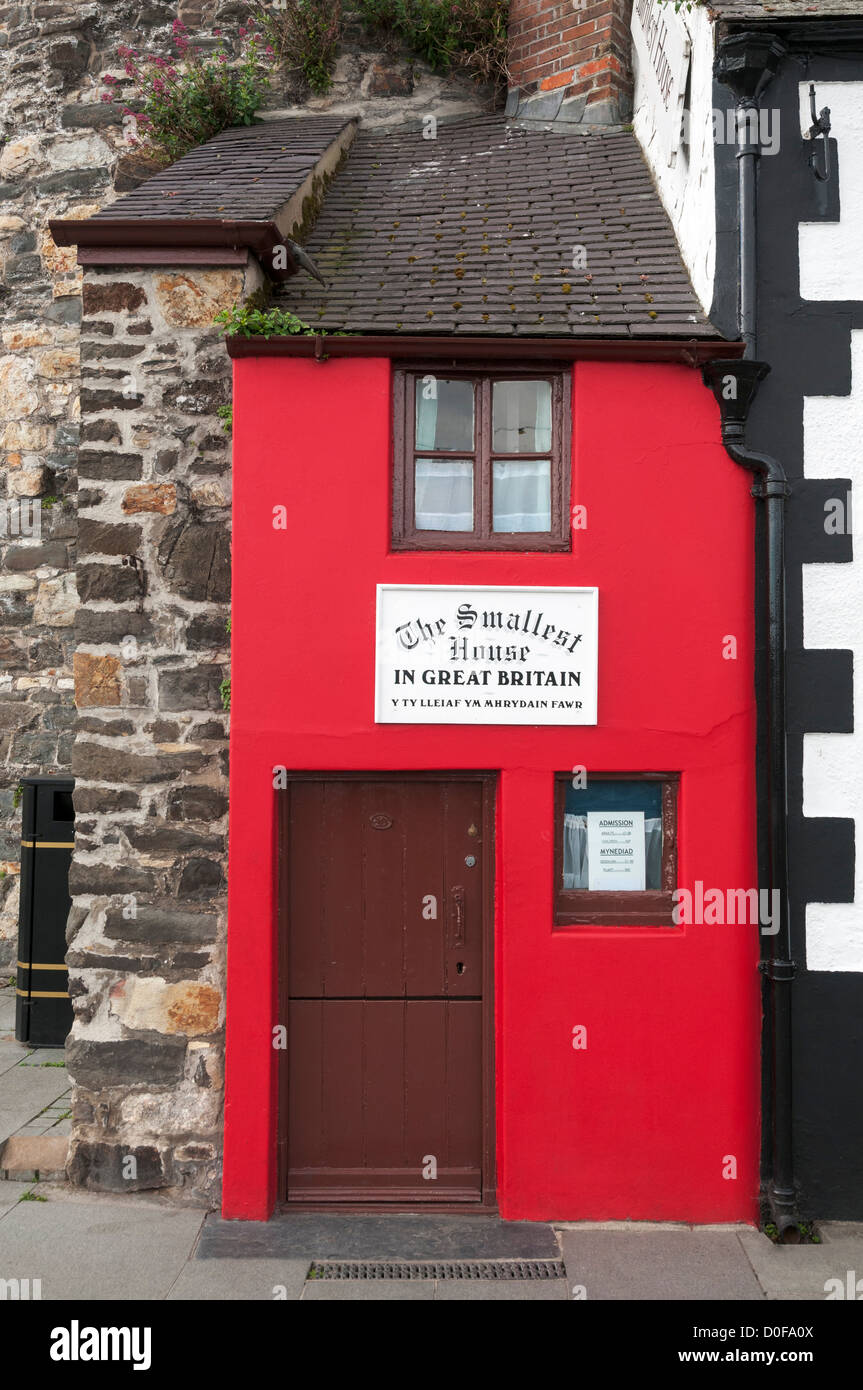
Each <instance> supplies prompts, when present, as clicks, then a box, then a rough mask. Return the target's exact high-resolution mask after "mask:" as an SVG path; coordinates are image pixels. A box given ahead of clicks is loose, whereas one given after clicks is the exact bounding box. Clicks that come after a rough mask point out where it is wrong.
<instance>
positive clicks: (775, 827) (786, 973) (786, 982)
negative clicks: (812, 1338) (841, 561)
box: [703, 30, 800, 1244]
mask: <svg viewBox="0 0 863 1390" xmlns="http://www.w3.org/2000/svg"><path fill="white" fill-rule="evenodd" d="M785 53H786V49H785V47H784V45H783V44H782V43H780V42H779V41H778V40H777V39H776V38H775V36H774V35H773V34H771V33H769V32H765V31H752V30H749V31H745V32H743V33H736V34H733V35H732V36H730V37H728V38H725V39H723V40H722V41H721V42H720V44H719V47H718V50H717V57H716V63H715V68H714V71H715V74H716V76H717V78H718V79H719V81H721V82H723V83H724V84H725V85H726V86H728V87H730V88H731V90H732V91H733V93H734V95H735V97H736V100H737V140H738V145H737V161H738V190H737V215H738V272H739V285H740V297H739V303H738V310H739V334H740V337H741V338H742V340H743V341H744V343H745V344H746V351H745V357H744V360H743V361H736V362H735V361H733V360H728V361H725V362H723V361H721V360H715V361H713V362H711V363H710V364H709V365H708V366H706V367H705V368H704V371H703V377H704V381H705V384H706V385H708V386H709V387H710V388H711V390H712V391H713V394H714V396H715V397H716V400H717V403H718V405H719V409H720V415H721V428H722V442H723V444H724V445H725V448H726V451H727V452H728V454H729V456H730V458H732V459H733V460H734V462H735V463H737V464H739V465H740V466H741V467H742V468H746V469H748V470H749V471H750V472H752V473H754V474H755V475H756V478H757V481H756V483H755V485H754V487H753V489H752V495H753V496H754V497H756V498H758V499H760V500H762V501H763V502H764V510H765V513H766V516H765V523H766V539H767V547H766V548H767V557H766V573H765V582H766V587H767V673H766V675H767V678H766V688H765V689H764V690H763V691H762V692H761V696H760V700H761V701H762V702H763V708H764V709H765V712H766V716H767V746H766V750H764V752H763V753H762V757H763V758H764V762H765V767H764V774H765V777H764V784H765V786H766V790H767V812H766V817H765V816H764V813H763V811H762V808H761V807H760V806H759V819H760V820H761V821H762V827H763V829H764V831H765V832H766V836H765V838H766V843H767V845H768V875H769V888H770V890H771V892H778V894H779V918H778V931H776V932H775V934H772V933H763V934H764V935H765V936H766V939H767V941H768V943H769V946H768V952H767V955H766V957H765V956H763V955H762V959H761V961H760V963H759V969H760V970H761V971H762V973H763V975H764V977H765V979H766V980H767V981H768V988H769V996H770V1010H769V1013H770V1019H769V1029H770V1038H769V1051H770V1062H771V1065H770V1079H769V1090H768V1094H767V1096H766V1097H765V1101H766V1109H767V1110H768V1112H769V1124H770V1136H771V1144H770V1177H769V1180H768V1184H767V1192H766V1196H767V1201H768V1204H769V1207H770V1211H771V1215H772V1218H773V1222H774V1223H775V1225H776V1227H777V1230H778V1232H779V1239H780V1241H782V1242H783V1243H785V1244H794V1243H796V1242H797V1241H799V1239H800V1218H799V1215H798V1210H797V1189H796V1184H795V1180H794V1151H793V1138H794V1109H793V1089H792V1082H793V1075H792V1028H791V1023H792V981H793V979H794V975H795V972H796V966H795V963H794V960H793V959H792V955H791V921H790V913H789V902H788V769H787V749H786V706H785V648H786V638H785V498H786V497H787V496H788V495H789V493H790V487H789V485H788V481H787V478H786V475H785V470H784V468H783V466H782V464H781V463H780V462H779V460H778V459H775V458H772V457H771V456H770V455H769V454H762V453H756V452H754V451H753V450H751V449H748V448H747V447H746V422H747V419H748V417H749V411H750V409H751V406H752V402H753V401H754V399H755V396H756V394H757V391H758V388H759V385H760V383H761V381H762V380H763V379H764V378H765V377H766V376H767V374H768V372H769V371H770V367H769V365H768V364H767V363H766V362H759V361H757V360H756V349H757V341H758V321H757V289H758V247H757V230H758V189H757V177H758V175H757V169H758V160H759V159H760V155H761V150H760V143H759V136H758V131H759V128H760V124H759V107H758V102H759V98H760V96H761V94H762V92H763V91H764V89H765V88H766V87H767V85H768V84H769V82H770V80H771V78H772V77H773V75H774V74H775V72H776V71H777V69H778V67H779V64H780V62H781V61H782V59H783V57H784V56H785ZM765 820H766V824H765V823H764V822H765ZM760 901H761V895H760V894H759V903H760ZM770 901H771V902H772V901H773V898H772V897H771V899H770Z"/></svg>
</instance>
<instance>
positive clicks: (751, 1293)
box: [561, 1230, 764, 1302]
mask: <svg viewBox="0 0 863 1390" xmlns="http://www.w3.org/2000/svg"><path fill="white" fill-rule="evenodd" d="M561 1243H562V1245H563V1257H564V1260H565V1262H566V1272H567V1276H568V1280H567V1282H568V1283H569V1285H570V1286H572V1285H575V1284H578V1285H582V1286H583V1287H584V1289H585V1294H586V1297H587V1299H589V1300H595V1299H614V1300H629V1299H652V1300H660V1299H662V1300H664V1299H685V1300H687V1301H691V1300H698V1299H721V1300H723V1301H726V1300H727V1301H729V1302H733V1301H736V1300H740V1299H763V1298H764V1294H763V1292H762V1289H761V1286H760V1285H759V1283H758V1280H757V1279H756V1277H755V1275H754V1273H753V1271H752V1267H751V1265H750V1263H749V1260H748V1258H747V1254H746V1251H745V1250H744V1248H743V1246H742V1245H741V1243H740V1240H739V1238H738V1235H737V1233H736V1232H724V1231H692V1230H690V1231H656V1232H644V1231H640V1232H638V1233H632V1234H630V1233H629V1232H625V1231H563V1232H562V1233H561Z"/></svg>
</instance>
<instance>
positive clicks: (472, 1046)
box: [283, 778, 487, 1202]
mask: <svg viewBox="0 0 863 1390" xmlns="http://www.w3.org/2000/svg"><path fill="white" fill-rule="evenodd" d="M288 797H289V804H288V808H287V816H286V821H287V824H286V825H285V832H286V836H287V846H286V851H285V856H284V862H285V866H286V869H287V881H286V884H285V897H284V901H285V904H286V909H287V919H288V920H287V954H286V962H285V965H286V970H287V986H288V987H287V1007H288V1016H289V1026H288V1064H287V1097H286V1103H285V1104H284V1107H283V1108H284V1110H285V1111H286V1116H287V1165H286V1166H287V1198H288V1200H289V1201H300V1202H303V1201H305V1202H309V1201H318V1202H320V1201H325V1202H338V1201H341V1202H351V1201H353V1202H356V1201H384V1202H385V1201H390V1202H393V1201H395V1202H403V1201H410V1202H415V1201H423V1202H434V1201H447V1202H453V1201H469V1202H478V1201H481V1200H482V1196H483V1154H484V1147H486V1142H485V1141H486V1133H487V1129H486V1126H485V1124H484V1119H485V1118H486V1117H485V1116H484V1105H483V1096H484V1089H485V1088H484V1063H483V1052H484V1032H485V1028H484V1014H483V973H484V953H483V935H484V924H483V913H484V903H485V885H484V883H483V878H484V873H486V872H487V870H486V867H485V863H484V848H485V846H484V833H486V832H485V830H484V825H483V814H484V786H483V783H482V781H480V780H473V781H468V780H463V781H460V780H448V781H433V780H419V779H417V780H412V779H408V778H398V779H396V778H392V779H384V778H381V779H374V780H368V781H358V780H356V781H355V780H348V779H345V780H337V779H330V778H327V779H321V780H315V781H306V780H302V781H300V780H298V781H295V782H293V783H292V784H291V787H290V789H289V792H288ZM283 1123H284V1120H283Z"/></svg>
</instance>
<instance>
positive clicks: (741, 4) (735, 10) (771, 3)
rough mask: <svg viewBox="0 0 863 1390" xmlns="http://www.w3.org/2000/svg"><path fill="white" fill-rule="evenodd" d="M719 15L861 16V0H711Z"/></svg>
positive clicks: (712, 6) (715, 13)
mask: <svg viewBox="0 0 863 1390" xmlns="http://www.w3.org/2000/svg"><path fill="white" fill-rule="evenodd" d="M708 5H709V8H710V9H711V10H712V11H713V14H714V16H715V17H716V18H717V19H724V20H727V21H731V20H740V19H851V18H855V19H859V18H861V17H863V3H861V0H708Z"/></svg>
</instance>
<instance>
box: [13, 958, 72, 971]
mask: <svg viewBox="0 0 863 1390" xmlns="http://www.w3.org/2000/svg"><path fill="white" fill-rule="evenodd" d="M17 964H18V969H19V970H66V969H67V966H66V965H36V963H35V962H34V963H33V964H32V965H27V963H26V962H25V961H23V960H19V961H18V962H17Z"/></svg>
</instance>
